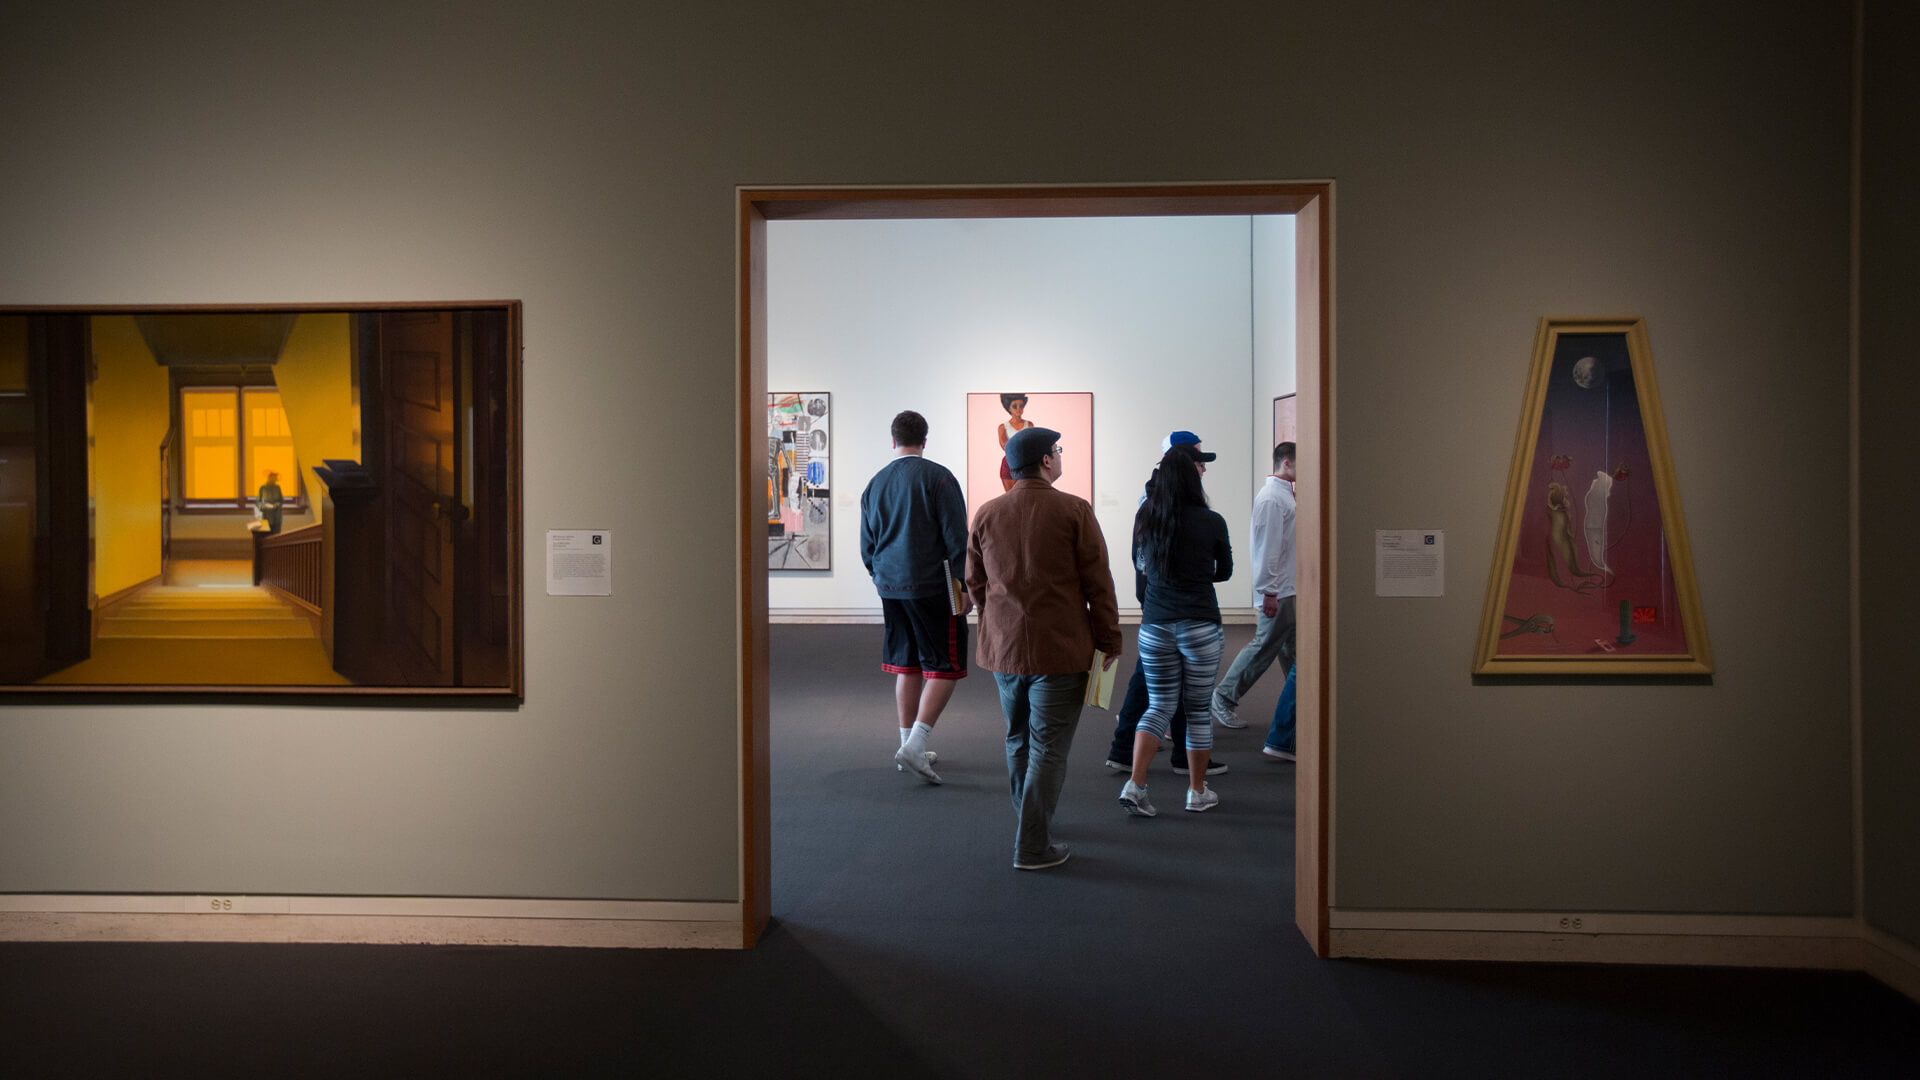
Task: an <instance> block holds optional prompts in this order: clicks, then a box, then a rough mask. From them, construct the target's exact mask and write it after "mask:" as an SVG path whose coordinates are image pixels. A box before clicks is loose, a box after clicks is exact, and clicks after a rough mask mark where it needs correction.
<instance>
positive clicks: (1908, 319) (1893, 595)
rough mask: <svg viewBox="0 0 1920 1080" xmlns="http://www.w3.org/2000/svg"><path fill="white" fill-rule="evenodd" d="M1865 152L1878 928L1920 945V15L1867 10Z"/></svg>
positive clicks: (1868, 839) (1868, 611)
mask: <svg viewBox="0 0 1920 1080" xmlns="http://www.w3.org/2000/svg"><path fill="white" fill-rule="evenodd" d="M1864 42H1865V49H1866V53H1865V63H1864V64H1863V66H1862V71H1863V76H1864V89H1865V92H1866V95H1867V106H1866V108H1865V109H1864V110H1863V116H1862V135H1863V139H1862V147H1861V164H1862V174H1861V222H1860V234H1861V267H1860V271H1861V298H1860V518H1861V525H1862V529H1861V538H1860V541H1861V542H1860V581H1861V589H1860V601H1861V620H1860V622H1861V625H1860V639H1861V654H1860V659H1861V675H1862V690H1863V693H1862V696H1861V703H1860V705H1861V713H1862V720H1863V723H1864V738H1863V740H1862V748H1863V751H1864V754H1865V760H1864V764H1865V785H1864V792H1863V795H1864V811H1865V819H1864V825H1865V837H1864V843H1865V855H1866V859H1865V868H1864V870H1865V875H1864V876H1865V893H1866V895H1865V897H1864V908H1865V914H1866V918H1867V922H1868V923H1869V924H1871V925H1873V926H1875V927H1877V928H1879V929H1881V930H1884V931H1886V932H1888V933H1890V934H1894V935H1897V936H1898V937H1900V938H1903V939H1905V940H1906V941H1907V942H1908V943H1909V944H1911V945H1915V946H1920V859H1916V858H1915V853H1916V852H1920V784H1915V783H1914V777H1915V776H1920V723H1916V722H1915V720H1916V718H1917V717H1920V683H1916V680H1915V679H1914V674H1913V673H1914V671H1915V670H1916V668H1920V635H1916V634H1915V633H1914V632H1913V626H1912V622H1913V595H1914V589H1913V585H1912V576H1911V574H1910V573H1909V571H1908V570H1907V569H1906V563H1907V562H1908V560H1909V559H1910V558H1911V553H1912V550H1913V538H1914V537H1915V536H1920V511H1916V510H1915V508H1914V500H1913V496H1912V493H1911V491H1909V490H1908V488H1909V486H1910V485H1909V484H1908V482H1907V480H1906V479H1905V472H1906V461H1907V458H1908V457H1909V451H1908V448H1907V447H1908V439H1909V438H1910V436H1911V433H1912V429H1913V420H1914V417H1915V415H1917V414H1920V372H1916V370H1915V366H1914V363H1913V343H1914V341H1915V340H1916V338H1920V310H1916V308H1915V305H1914V297H1915V296H1916V295H1920V220H1916V218H1915V216H1914V213H1913V208H1912V204H1913V192H1914V190H1915V185H1916V183H1920V145H1916V143H1915V139H1914V132H1916V131H1920V72H1916V71H1915V68H1914V65H1913V62H1912V58H1913V55H1914V50H1915V49H1916V48H1920V10H1916V9H1915V8H1914V6H1913V5H1911V4H1893V3H1874V4H1870V5H1868V7H1867V17H1866V24H1865V36H1864Z"/></svg>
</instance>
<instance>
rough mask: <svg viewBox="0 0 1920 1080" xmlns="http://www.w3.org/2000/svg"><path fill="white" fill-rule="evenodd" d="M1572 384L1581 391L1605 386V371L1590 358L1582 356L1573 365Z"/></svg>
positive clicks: (1598, 363) (1597, 362) (1596, 361)
mask: <svg viewBox="0 0 1920 1080" xmlns="http://www.w3.org/2000/svg"><path fill="white" fill-rule="evenodd" d="M1573 383H1574V385H1575V386H1578V387H1579V388H1580V389H1582V390H1593V389H1595V388H1597V387H1602V386H1605V385H1607V369H1606V368H1603V367H1601V366H1600V361H1598V360H1596V359H1594V358H1593V357H1591V356H1583V357H1581V358H1580V360H1579V361H1578V362H1576V363H1575V364H1574V365H1573Z"/></svg>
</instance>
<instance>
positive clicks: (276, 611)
mask: <svg viewBox="0 0 1920 1080" xmlns="http://www.w3.org/2000/svg"><path fill="white" fill-rule="evenodd" d="M98 636H99V637H100V639H102V640H109V639H126V638H167V639H175V640H179V639H222V638H248V639H260V638H282V639H285V638H313V637H315V636H316V635H315V634H314V631H313V621H312V620H311V619H308V618H307V617H306V616H304V615H302V614H301V613H300V612H298V611H296V610H295V609H294V607H293V605H291V604H289V603H287V602H286V601H285V600H282V599H280V598H279V597H277V596H275V595H273V594H272V593H271V592H269V591H268V590H266V589H264V588H261V587H259V586H256V585H248V586H241V587H235V588H207V587H205V586H192V585H186V586H180V585H161V586H158V587H155V588H152V589H148V590H147V591H145V592H143V593H140V594H139V595H137V596H134V597H132V598H130V599H128V600H127V601H125V602H124V603H120V604H115V605H114V606H113V607H112V608H111V609H109V610H108V611H106V612H104V613H103V614H102V616H101V620H100V627H99V634H98Z"/></svg>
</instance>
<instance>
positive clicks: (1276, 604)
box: [1260, 593, 1280, 619]
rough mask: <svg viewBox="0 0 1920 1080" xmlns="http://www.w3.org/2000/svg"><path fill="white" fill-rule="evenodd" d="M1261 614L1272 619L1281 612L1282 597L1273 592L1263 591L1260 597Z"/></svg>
mask: <svg viewBox="0 0 1920 1080" xmlns="http://www.w3.org/2000/svg"><path fill="white" fill-rule="evenodd" d="M1260 614H1262V615H1265V616H1266V617H1267V618H1269V619H1271V618H1273V617H1274V616H1276V615H1279V614H1280V598H1279V597H1277V596H1275V595H1273V594H1272V593H1263V594H1261V597H1260Z"/></svg>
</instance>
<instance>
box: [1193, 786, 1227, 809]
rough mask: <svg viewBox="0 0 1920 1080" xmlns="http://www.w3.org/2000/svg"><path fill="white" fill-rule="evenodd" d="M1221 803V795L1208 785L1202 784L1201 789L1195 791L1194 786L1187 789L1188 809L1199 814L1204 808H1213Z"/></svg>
mask: <svg viewBox="0 0 1920 1080" xmlns="http://www.w3.org/2000/svg"><path fill="white" fill-rule="evenodd" d="M1219 805H1220V796H1219V795H1218V794H1217V793H1215V792H1214V790H1213V789H1212V788H1210V787H1208V786H1207V785H1205V784H1201V785H1200V790H1199V791H1195V790H1193V789H1192V788H1188V789H1187V809H1188V810H1191V811H1193V812H1194V813H1196V814H1198V813H1200V812H1201V811H1203V810H1211V809H1213V808H1214V807H1216V806H1219Z"/></svg>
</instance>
